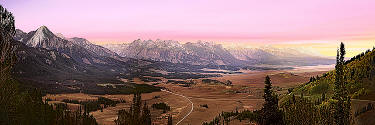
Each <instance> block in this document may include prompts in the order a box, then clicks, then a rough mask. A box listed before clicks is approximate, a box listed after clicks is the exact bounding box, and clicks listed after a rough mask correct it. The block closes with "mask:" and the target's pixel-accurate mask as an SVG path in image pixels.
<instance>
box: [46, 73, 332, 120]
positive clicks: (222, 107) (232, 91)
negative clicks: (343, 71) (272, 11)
mask: <svg viewBox="0 0 375 125" xmlns="http://www.w3.org/2000/svg"><path fill="white" fill-rule="evenodd" d="M312 69H314V70H312ZM331 69H332V67H325V68H321V69H319V68H311V67H299V68H296V69H294V70H279V71H242V72H244V73H241V74H228V75H223V77H217V78H210V79H215V80H219V81H222V82H225V81H227V80H230V81H232V82H233V84H232V85H231V86H226V85H223V84H209V83H203V82H202V80H201V79H195V80H193V81H194V83H195V84H194V85H191V86H190V87H184V86H181V85H178V84H171V83H168V84H167V83H166V82H165V81H167V80H166V79H164V80H163V82H162V83H160V84H158V85H157V86H160V87H164V88H166V90H168V91H171V92H173V93H175V94H171V93H169V92H166V91H160V92H153V93H145V94H142V100H145V101H146V102H147V104H148V105H149V107H151V105H152V104H154V103H159V102H164V103H166V104H168V105H169V106H170V107H171V110H170V111H167V112H166V113H163V111H161V110H157V109H151V114H152V119H153V121H154V123H156V124H166V123H167V116H168V115H169V114H171V115H172V116H173V124H176V123H177V122H178V121H180V120H181V119H183V117H185V116H186V115H187V114H188V113H189V112H190V110H191V109H192V107H191V103H190V102H189V100H191V102H192V103H193V104H194V108H193V111H192V112H191V114H189V115H188V116H187V117H186V118H185V119H184V120H182V121H181V123H179V124H180V125H187V124H192V125H200V124H202V123H203V122H209V121H211V120H212V119H213V118H214V117H216V116H217V115H218V114H220V113H221V112H222V111H235V110H236V109H237V110H244V109H248V110H254V109H259V108H260V107H261V106H262V103H263V98H262V94H263V88H264V77H265V76H266V75H270V77H271V80H272V83H273V85H274V86H278V87H277V88H278V89H277V91H278V93H286V92H287V89H288V88H290V87H293V86H296V85H300V84H303V83H306V82H307V81H308V80H309V79H310V77H312V76H316V75H321V74H322V73H324V72H326V71H328V70H331ZM140 82H142V81H140ZM142 83H146V82H142ZM146 84H151V83H146ZM176 94H180V95H183V96H186V97H187V98H188V99H189V100H188V99H186V98H184V97H182V96H179V95H176ZM98 96H103V97H106V98H109V99H112V100H125V101H126V103H119V104H117V105H116V106H115V107H108V108H105V109H103V111H100V110H98V111H95V112H91V113H90V114H92V115H93V116H94V117H95V118H96V120H97V122H98V123H99V124H105V125H111V124H114V122H113V121H114V120H115V119H116V118H117V112H118V110H121V109H124V108H125V109H126V108H129V106H130V104H131V103H130V102H131V100H132V98H133V95H88V94H81V93H78V94H57V95H47V96H46V97H45V98H50V99H52V100H56V101H51V102H52V103H53V102H59V101H61V100H62V99H76V100H90V99H96V98H97V97H98ZM203 105H207V107H208V108H207V107H203ZM70 106H71V107H75V105H74V104H71V105H70Z"/></svg>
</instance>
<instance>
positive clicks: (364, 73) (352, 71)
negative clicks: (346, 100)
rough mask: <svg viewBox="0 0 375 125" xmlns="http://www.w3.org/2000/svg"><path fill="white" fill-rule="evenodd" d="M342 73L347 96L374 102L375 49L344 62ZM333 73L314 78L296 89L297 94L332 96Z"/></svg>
mask: <svg viewBox="0 0 375 125" xmlns="http://www.w3.org/2000/svg"><path fill="white" fill-rule="evenodd" d="M344 72H345V77H346V82H347V87H348V90H349V94H350V95H351V97H352V98H355V99H369V100H375V49H372V51H370V50H368V51H366V52H365V53H362V54H359V55H357V56H355V57H353V58H352V59H350V60H348V61H346V62H345V66H344ZM334 80H335V71H334V70H333V71H330V72H327V73H325V74H323V76H319V77H314V78H312V80H310V82H308V83H306V84H305V85H302V86H300V87H298V88H297V89H296V90H295V91H296V92H297V93H304V94H305V95H311V96H320V95H321V94H323V93H325V94H327V96H332V93H333V86H334V85H333V83H334Z"/></svg>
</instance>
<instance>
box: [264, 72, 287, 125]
mask: <svg viewBox="0 0 375 125" xmlns="http://www.w3.org/2000/svg"><path fill="white" fill-rule="evenodd" d="M264 84H265V85H264V95H263V98H264V100H265V102H264V104H263V108H262V118H261V121H260V124H262V125H280V124H283V116H282V112H281V111H280V110H279V106H278V101H279V99H278V97H277V95H276V94H275V93H274V92H273V90H272V83H271V79H270V77H269V76H266V79H265V81H264Z"/></svg>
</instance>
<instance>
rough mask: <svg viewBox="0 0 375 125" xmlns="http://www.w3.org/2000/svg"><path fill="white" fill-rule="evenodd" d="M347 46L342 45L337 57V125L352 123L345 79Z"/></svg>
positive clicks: (335, 90)
mask: <svg viewBox="0 0 375 125" xmlns="http://www.w3.org/2000/svg"><path fill="white" fill-rule="evenodd" d="M345 54H346V52H345V45H344V43H341V44H340V49H339V50H337V57H336V67H335V68H336V75H335V87H334V95H333V99H334V100H336V101H335V104H334V118H335V123H336V124H337V125H348V124H350V123H351V117H350V103H351V102H350V97H349V96H348V90H347V88H346V79H345V74H344V71H345V69H344V68H345V67H344V63H345V60H344V56H345Z"/></svg>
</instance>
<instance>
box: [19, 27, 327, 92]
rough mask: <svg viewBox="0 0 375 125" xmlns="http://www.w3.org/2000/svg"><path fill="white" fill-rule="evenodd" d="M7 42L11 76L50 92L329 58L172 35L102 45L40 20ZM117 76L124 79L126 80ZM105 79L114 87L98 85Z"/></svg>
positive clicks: (92, 89) (130, 85) (313, 62)
mask: <svg viewBox="0 0 375 125" xmlns="http://www.w3.org/2000/svg"><path fill="white" fill-rule="evenodd" d="M13 44H14V45H15V46H16V48H17V49H16V55H17V56H18V58H17V63H16V65H15V68H14V74H15V76H16V77H17V79H18V80H20V81H24V82H27V85H30V86H32V87H39V88H43V90H47V92H50V93H64V92H85V93H93V94H104V93H127V92H129V91H132V90H134V88H137V87H141V88H143V90H145V91H154V90H157V89H155V87H153V86H147V85H139V84H135V83H133V82H131V80H132V79H133V78H141V79H144V80H149V79H148V78H146V77H143V76H155V77H164V78H172V79H191V78H204V77H217V76H220V75H219V74H206V73H219V72H215V71H207V70H204V69H205V68H211V69H226V70H232V71H237V70H239V69H241V68H244V67H248V66H256V65H264V64H266V65H318V64H326V63H329V62H330V61H331V60H329V59H326V58H323V57H317V56H312V55H306V54H303V53H298V52H296V50H295V51H291V50H287V51H285V50H277V49H265V48H257V49H226V48H224V47H223V46H222V45H220V44H214V43H209V42H201V41H199V42H196V43H191V42H188V43H184V44H181V43H179V42H177V41H173V40H156V41H152V40H140V39H138V40H135V41H133V42H132V43H127V44H112V45H105V46H104V47H103V46H99V45H95V44H92V43H91V42H89V41H88V40H86V39H84V38H78V37H73V38H66V37H64V36H63V35H62V34H55V33H53V32H52V31H50V30H49V29H48V28H47V27H46V26H41V27H39V28H38V29H37V30H35V31H31V32H28V33H26V32H23V31H22V30H19V29H17V30H16V34H15V36H14V42H13ZM288 52H292V53H293V54H294V55H293V54H292V53H288ZM316 60H323V61H316ZM251 69H260V70H262V69H264V68H254V67H252V68H251ZM163 71H167V73H164V72H163ZM220 73H223V72H220ZM121 79H128V82H125V83H124V82H123V81H121ZM154 80H156V81H157V79H154ZM109 83H110V84H116V85H120V87H115V88H111V87H110V88H108V87H103V86H98V84H109ZM118 89H120V90H118ZM125 90H126V91H125Z"/></svg>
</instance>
